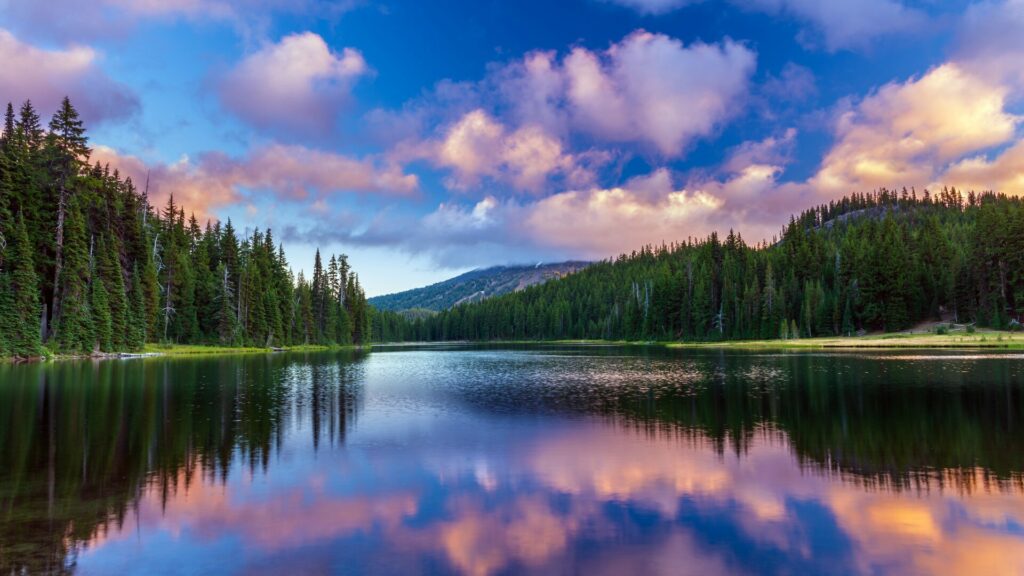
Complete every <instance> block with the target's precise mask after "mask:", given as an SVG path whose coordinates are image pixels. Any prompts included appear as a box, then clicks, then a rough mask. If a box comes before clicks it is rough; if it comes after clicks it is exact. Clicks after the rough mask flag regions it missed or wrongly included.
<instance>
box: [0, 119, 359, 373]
mask: <svg viewBox="0 0 1024 576" xmlns="http://www.w3.org/2000/svg"><path fill="white" fill-rule="evenodd" d="M90 153H91V152H90V149H89V147H88V140H87V137H86V134H85V129H84V127H83V125H82V122H81V120H80V119H79V117H78V114H77V112H76V111H75V109H74V107H73V106H72V105H71V103H70V102H69V101H68V100H67V99H65V100H64V103H63V105H62V106H61V108H60V109H59V110H58V111H57V113H56V114H55V115H54V117H53V119H52V120H51V122H50V124H49V129H44V128H43V127H42V125H41V122H40V118H39V116H38V114H37V113H36V111H35V110H34V109H33V107H32V104H31V103H29V102H26V103H25V104H24V105H23V106H22V107H21V109H20V113H18V114H15V111H14V109H13V107H12V106H11V105H10V104H8V106H7V111H6V115H5V117H4V127H3V135H2V137H0V356H16V357H34V356H39V355H40V354H41V353H42V351H43V350H42V347H43V346H44V345H45V346H47V347H48V348H49V349H51V350H52V351H55V352H62V353H75V354H84V353H92V352H97V351H102V352H113V351H133V350H140V349H141V348H142V347H143V345H144V344H145V343H146V342H170V343H220V344H225V345H241V344H251V345H259V346H271V345H273V346H279V345H289V344H302V343H315V344H347V343H357V344H358V343H362V342H363V341H366V340H368V338H369V320H368V317H369V313H368V312H369V308H368V305H367V303H366V298H365V296H364V295H363V290H362V288H361V287H360V285H359V280H358V278H357V276H356V275H355V274H354V273H353V272H352V271H351V270H350V269H349V266H348V262H347V259H346V257H345V256H340V257H334V256H332V257H331V259H330V262H329V264H328V265H327V267H326V270H325V268H324V266H323V263H322V262H321V259H320V255H319V253H317V257H316V266H315V269H314V271H313V277H312V278H311V279H306V278H304V277H303V275H302V274H301V273H300V274H299V276H298V278H295V277H293V275H292V272H291V271H290V270H289V267H288V262H287V261H286V260H285V255H284V250H283V249H282V247H281V246H279V245H278V244H276V243H275V241H274V238H273V235H272V233H271V231H270V230H267V231H265V232H261V231H260V230H254V231H253V232H252V234H251V235H245V236H244V237H240V236H239V234H238V233H237V232H236V230H235V229H234V227H233V226H232V224H231V221H230V220H229V221H227V222H223V223H221V222H216V223H211V222H206V223H205V224H200V222H199V221H197V219H196V218H195V216H191V217H189V216H187V215H186V214H187V213H186V209H185V207H182V206H178V205H177V204H175V202H174V198H173V197H171V198H170V200H168V202H167V203H166V205H165V206H163V207H162V208H160V209H154V208H153V207H152V206H150V205H149V202H148V198H147V192H146V189H145V188H143V189H142V190H140V189H139V188H138V187H137V185H136V183H133V182H132V181H131V179H130V178H122V177H121V175H120V174H119V173H118V171H117V169H116V167H110V166H101V165H99V164H90V163H89V157H90Z"/></svg>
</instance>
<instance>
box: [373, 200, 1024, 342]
mask: <svg viewBox="0 0 1024 576" xmlns="http://www.w3.org/2000/svg"><path fill="white" fill-rule="evenodd" d="M1022 315H1024V202H1022V200H1021V199H1020V198H1016V197H1009V196H1006V195H1002V194H996V193H991V192H988V193H981V194H975V193H974V192H970V193H968V194H966V195H965V194H963V193H962V192H961V191H958V190H956V189H944V190H942V191H941V192H939V193H936V194H932V193H930V192H928V191H924V192H923V193H922V194H918V193H917V192H916V191H914V190H906V189H904V190H902V191H895V190H885V189H883V190H878V191H876V192H873V193H863V194H853V195H850V196H848V197H845V198H843V199H841V200H837V201H832V202H830V203H828V204H826V205H821V206H818V207H815V208H812V209H809V210H807V211H805V212H803V213H802V214H800V215H799V216H795V217H793V218H791V220H790V222H789V224H788V225H787V226H785V227H784V228H783V230H782V232H781V234H780V236H779V237H777V238H774V239H772V241H771V242H761V243H759V244H756V245H748V244H747V243H746V242H745V241H744V240H743V238H742V237H741V236H740V235H739V234H738V233H734V232H732V231H730V232H729V234H728V235H727V236H726V237H725V238H724V239H723V238H721V237H719V235H718V234H714V233H713V234H711V235H710V236H708V237H706V238H703V239H694V238H690V239H688V240H687V241H685V242H680V243H673V244H667V245H664V244H663V245H661V246H645V247H643V248H641V249H639V250H637V251H634V252H632V253H631V254H624V255H621V256H619V257H618V258H615V259H610V260H607V261H603V262H599V263H597V264H594V265H592V266H590V267H588V268H586V269H585V270H583V271H581V272H579V273H576V274H572V275H570V276H568V277H566V278H563V279H560V280H554V281H551V282H548V283H546V284H543V285H540V286H534V287H530V288H527V289H525V290H522V291H520V292H517V293H514V294H510V295H506V296H502V297H498V298H492V299H489V300H486V301H483V302H479V303H474V304H467V305H463V306H457V307H454V308H451V309H449V310H446V311H444V312H441V313H439V314H437V315H433V316H430V317H428V318H419V319H410V318H407V317H405V316H403V315H401V314H397V313H377V314H375V316H374V319H373V322H374V333H375V335H376V337H377V338H378V339H379V340H381V341H418V340H422V341H438V340H496V339H510V340H523V339H526V340H530V339H536V340H551V339H578V338H586V339H605V340H690V341H708V340H737V339H788V338H804V337H816V336H838V335H854V334H857V333H862V332H876V331H886V332H892V331H899V330H903V329H906V328H909V327H912V326H914V325H916V324H918V323H921V322H925V321H930V320H935V321H940V320H944V321H947V322H958V323H977V324H979V325H982V326H989V327H993V328H1001V329H1006V328H1019V327H1020V322H1021V320H1022Z"/></svg>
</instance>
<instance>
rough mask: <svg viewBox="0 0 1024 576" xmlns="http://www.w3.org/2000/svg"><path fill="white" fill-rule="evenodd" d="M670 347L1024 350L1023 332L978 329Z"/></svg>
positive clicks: (706, 343)
mask: <svg viewBox="0 0 1024 576" xmlns="http://www.w3.org/2000/svg"><path fill="white" fill-rule="evenodd" d="M666 345H667V346H669V347H671V348H738V349H743V348H748V349H749V348H772V349H793V350H807V349H811V350H813V349H823V348H851V349H893V348H967V349H1011V350H1024V334H1021V333H1020V332H1000V331H994V330H993V331H978V332H976V333H974V334H965V333H954V334H928V333H896V334H879V335H870V336H854V337H849V338H844V337H838V338H837V337H829V338H802V339H798V340H741V341H730V342H672V343H669V344H666Z"/></svg>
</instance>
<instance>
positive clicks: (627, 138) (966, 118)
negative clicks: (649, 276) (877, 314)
mask: <svg viewBox="0 0 1024 576" xmlns="http://www.w3.org/2000/svg"><path fill="white" fill-rule="evenodd" d="M64 95H68V96H70V97H71V99H72V102H73V103H74V104H75V105H76V107H77V108H78V109H79V111H80V112H81V114H82V116H83V118H84V119H85V121H86V123H87V126H88V128H89V134H90V142H91V145H92V146H93V148H94V152H93V160H96V161H100V162H104V163H109V164H110V165H111V167H112V168H117V169H119V170H120V171H121V173H122V174H127V175H130V176H132V178H133V180H135V182H136V183H137V184H139V185H141V183H143V182H144V181H145V179H146V176H147V174H148V175H149V180H150V195H151V199H152V201H153V203H154V204H157V205H160V204H162V203H163V202H165V201H166V199H167V197H168V195H170V194H172V193H173V194H174V196H175V200H176V201H177V202H178V203H180V204H183V205H184V206H185V207H186V210H187V211H193V212H194V213H195V214H196V216H197V217H199V218H202V219H219V220H222V221H223V220H227V219H231V221H232V222H233V224H234V225H235V226H236V228H238V229H242V230H252V229H254V228H260V229H261V230H265V229H267V228H270V229H271V230H272V231H273V233H274V236H275V238H276V239H278V240H280V241H282V242H283V243H284V245H285V249H286V252H287V253H288V256H289V260H290V262H291V264H292V266H293V267H294V268H295V269H296V270H297V271H298V270H306V271H308V270H310V269H311V268H312V262H313V255H314V252H315V250H316V249H317V247H319V248H320V250H321V251H323V252H324V253H332V254H333V253H346V254H348V255H349V257H350V261H351V262H352V264H353V266H354V267H355V269H356V270H357V271H358V272H359V273H360V279H361V281H362V283H363V285H364V287H365V288H366V290H367V293H368V294H369V295H371V296H372V295H377V294H384V293H389V292H394V291H398V290H404V289H409V288H413V287H417V286H422V285H425V284H429V283H432V282H436V281H439V280H442V279H445V278H448V277H450V276H453V275H455V274H457V273H460V272H462V271H465V270H469V269H472V268H476V267H482V266H490V265H498V264H513V263H535V262H554V261H561V260H566V259H595V260H596V259H602V258H608V257H612V256H615V255H617V254H620V253H623V252H629V251H632V250H634V249H637V248H639V247H640V246H642V245H645V244H661V243H662V242H673V241H683V240H686V239H687V238H688V237H700V236H704V235H706V234H708V233H710V232H712V231H719V232H721V233H726V232H727V231H728V230H731V229H732V230H736V231H737V232H739V233H740V234H741V235H742V236H743V238H744V239H746V240H747V241H748V242H750V243H756V242H760V241H762V240H769V241H770V240H771V239H772V237H773V236H774V235H776V234H778V232H779V230H780V229H781V227H782V226H783V225H784V224H785V223H786V222H787V221H788V219H789V216H790V214H793V213H796V212H800V211H801V210H803V209H806V208H809V207H811V206H814V205H818V204H821V203H826V202H828V201H829V200H832V199H836V198H840V197H842V196H843V195H846V194H849V193H851V192H869V191H872V190H875V189H878V188H880V187H888V188H897V189H902V188H903V187H907V188H914V189H915V190H917V191H919V192H920V191H922V190H924V189H930V190H934V189H941V188H942V187H943V186H956V187H958V188H964V189H974V190H996V191H998V192H1004V193H1007V194H1015V195H1021V194H1024V127H1022V122H1021V120H1022V119H1024V0H993V1H981V2H972V1H966V0H965V1H949V2H943V1H940V0H916V1H915V0H832V1H830V2H821V1H819V0H721V1H716V0H543V1H542V0H516V1H512V0H508V1H499V0H430V1H427V0H93V2H91V3H89V5H88V7H87V8H83V7H82V6H81V3H80V1H79V0H48V1H47V2H38V1H36V0H0V100H3V101H5V102H6V101H11V102H14V103H15V104H16V105H17V104H18V103H20V102H22V101H24V100H26V99H31V100H32V101H33V103H34V104H36V106H37V108H38V109H40V112H41V113H42V115H43V116H44V117H48V116H49V115H50V114H52V111H53V110H54V109H55V108H56V105H57V103H58V102H59V101H60V99H61V98H62V97H63V96H64Z"/></svg>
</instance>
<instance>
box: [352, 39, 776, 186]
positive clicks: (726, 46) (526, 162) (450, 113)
mask: <svg viewBox="0 0 1024 576" xmlns="http://www.w3.org/2000/svg"><path fill="white" fill-rule="evenodd" d="M755 66H756V56H755V54H754V53H753V51H751V50H749V49H748V48H746V47H745V46H743V45H741V44H738V43H735V42H732V41H728V40H727V41H725V42H723V43H721V44H703V43H694V44H691V45H689V46H686V45H684V44H683V43H682V42H681V41H679V40H676V39H674V38H670V37H668V36H665V35H662V34H652V33H649V32H645V31H642V30H640V31H636V32H634V33H632V34H630V35H629V36H626V37H625V38H624V39H623V40H622V41H621V42H618V43H616V44H613V45H612V46H611V47H609V48H608V49H607V50H604V51H592V50H588V49H586V48H582V47H577V48H574V49H573V50H571V51H570V52H569V53H568V54H567V55H565V56H564V57H561V58H560V57H559V56H558V54H557V53H555V52H550V51H539V52H531V53H529V54H527V55H525V56H524V57H523V58H521V59H517V60H515V61H512V62H510V63H506V64H500V65H492V66H491V67H490V68H489V72H488V74H487V76H486V77H485V78H484V79H483V80H481V81H480V82H477V83H464V82H463V83H454V82H450V81H446V82H442V83H439V84H438V86H437V87H435V89H434V91H433V92H432V93H431V94H430V95H428V96H427V97H425V98H424V99H422V100H420V101H417V102H413V103H410V104H407V105H406V106H405V107H403V108H402V109H401V110H398V111H384V110H376V111H374V112H373V113H372V114H371V115H370V116H371V117H370V121H371V124H372V125H373V127H374V128H375V129H376V131H377V133H378V135H381V134H383V135H388V136H390V137H392V138H394V139H396V140H398V142H397V144H395V145H394V146H393V147H392V151H391V155H392V157H394V158H395V159H396V160H401V161H409V160H415V159H422V158H429V159H432V160H433V161H434V163H435V164H436V165H438V166H442V167H446V168H449V169H451V170H452V172H453V177H452V178H451V179H449V183H451V184H452V185H453V186H454V187H456V188H468V187H473V186H477V185H479V184H480V183H481V182H483V181H484V179H490V180H491V181H499V182H502V183H506V184H509V185H511V186H513V187H515V188H519V189H526V190H530V191H533V192H539V191H545V190H550V189H552V188H553V186H551V184H552V182H551V179H552V178H555V179H556V180H555V183H556V184H557V185H560V186H561V189H563V190H564V189H566V188H568V187H581V186H588V185H590V184H591V183H592V182H593V180H594V178H595V174H596V170H598V169H599V168H600V167H601V166H604V165H606V164H608V163H609V162H610V161H611V160H612V159H613V158H614V157H615V156H621V155H622V154H623V151H621V150H619V147H620V146H623V145H633V146H635V147H637V148H639V149H640V150H642V151H645V152H648V153H650V155H652V156H656V157H663V158H666V157H667V158H678V157H681V156H682V155H684V154H685V152H686V150H687V149H688V148H689V146H690V145H692V143H693V142H694V141H696V140H698V139H700V138H705V137H708V136H711V135H712V134H714V132H715V131H716V130H718V129H719V128H720V127H721V126H722V125H723V124H724V123H725V122H726V121H727V120H729V119H730V118H732V117H734V116H735V115H736V114H737V113H738V112H739V110H741V109H742V106H743V101H744V95H745V94H746V92H747V89H748V87H749V81H750V76H751V75H752V73H753V71H754V68H755ZM570 150H585V152H570Z"/></svg>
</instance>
